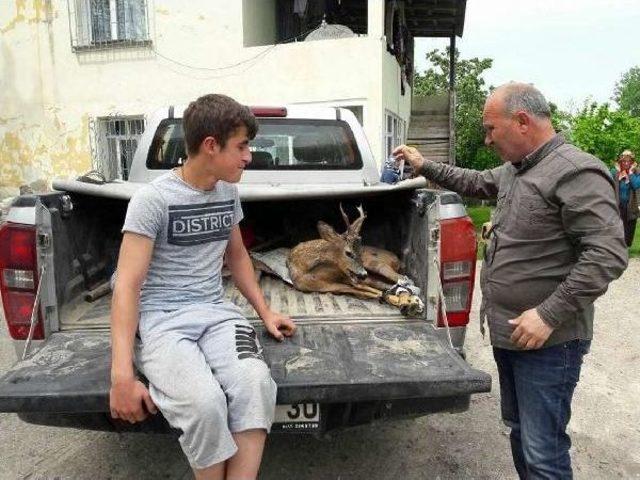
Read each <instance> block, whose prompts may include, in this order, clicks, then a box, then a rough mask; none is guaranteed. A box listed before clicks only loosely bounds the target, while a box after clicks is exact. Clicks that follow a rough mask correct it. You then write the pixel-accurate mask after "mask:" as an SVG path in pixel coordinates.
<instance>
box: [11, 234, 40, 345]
mask: <svg viewBox="0 0 640 480" xmlns="http://www.w3.org/2000/svg"><path fill="white" fill-rule="evenodd" d="M37 288H38V274H37V253H36V229H35V227H32V226H26V225H17V224H15V223H11V222H7V223H5V224H4V225H2V226H0V294H2V305H3V307H4V317H5V320H6V322H7V327H8V329H9V335H11V337H12V338H14V339H16V340H26V339H27V337H28V335H29V326H30V323H31V312H32V309H33V305H34V302H35V299H36V290H37ZM33 338H34V339H35V340H41V339H43V338H44V329H43V327H42V317H41V316H40V313H39V312H38V321H37V323H36V326H35V329H34V332H33Z"/></svg>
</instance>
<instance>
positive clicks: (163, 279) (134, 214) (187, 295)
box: [122, 171, 243, 312]
mask: <svg viewBox="0 0 640 480" xmlns="http://www.w3.org/2000/svg"><path fill="white" fill-rule="evenodd" d="M242 217H243V214H242V208H241V206H240V197H239V195H238V188H237V187H236V186H235V185H234V184H231V183H227V182H223V181H221V180H219V181H218V182H216V184H215V187H214V188H213V190H210V191H204V190H199V189H196V188H194V187H192V186H191V185H189V184H187V183H186V182H184V181H183V180H182V179H181V178H180V177H178V175H177V174H176V173H175V172H174V171H171V172H168V173H166V174H165V175H162V176H161V177H159V178H157V179H155V180H153V181H152V182H151V183H150V184H149V185H147V186H145V187H143V188H142V189H141V190H139V191H138V192H136V193H135V195H134V196H133V197H132V198H131V201H130V202H129V208H128V209H127V215H126V218H125V221H124V226H123V227H122V231H123V232H132V233H137V234H140V235H144V236H146V237H149V238H151V239H152V240H154V247H153V255H152V257H151V263H150V265H149V270H148V272H147V277H146V280H145V282H144V285H143V287H142V291H141V294H140V311H141V312H144V311H153V310H174V309H177V308H182V307H185V306H188V305H194V304H202V303H217V302H220V301H221V299H222V276H221V270H222V261H223V255H224V251H225V249H226V248H227V242H228V240H229V235H230V233H231V229H232V227H233V226H234V225H237V224H238V223H240V220H242Z"/></svg>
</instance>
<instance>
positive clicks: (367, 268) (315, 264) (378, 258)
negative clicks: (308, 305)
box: [287, 205, 421, 315]
mask: <svg viewBox="0 0 640 480" xmlns="http://www.w3.org/2000/svg"><path fill="white" fill-rule="evenodd" d="M340 212H341V213H342V218H343V219H344V222H345V224H346V226H347V230H346V231H345V232H344V233H343V234H341V235H340V234H338V233H336V231H335V230H334V229H333V228H332V227H331V226H329V225H328V224H326V223H325V222H323V221H319V222H318V233H319V234H320V239H318V240H310V241H308V242H302V243H300V244H298V245H296V246H295V247H294V248H292V249H291V252H290V253H289V257H288V258H287V267H288V268H289V273H290V275H291V280H292V281H293V284H294V286H295V287H296V288H297V289H298V290H302V291H303V292H332V293H350V294H353V295H355V296H357V297H360V298H379V299H382V300H385V301H387V302H388V303H391V304H392V305H395V306H398V307H400V308H401V309H403V311H405V310H407V312H408V313H410V314H412V315H414V314H417V313H421V311H420V309H419V308H417V306H418V305H419V304H421V301H420V299H419V298H417V297H416V296H415V295H411V294H409V293H405V294H400V295H389V294H386V293H385V292H386V291H387V290H388V289H389V288H391V287H393V286H394V285H395V284H396V283H397V282H398V280H399V279H400V277H401V275H400V273H399V270H400V266H401V264H400V260H399V259H398V257H397V256H396V255H394V254H393V253H391V252H389V251H387V250H383V249H381V248H375V247H367V246H362V240H361V238H360V230H361V229H362V225H363V223H364V220H365V218H366V215H365V213H364V210H363V209H362V206H360V207H358V212H359V213H360V216H359V217H358V218H357V219H356V220H355V221H354V222H353V223H350V222H349V217H348V216H347V214H346V213H345V212H344V210H343V209H342V205H340Z"/></svg>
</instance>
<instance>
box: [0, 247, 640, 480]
mask: <svg viewBox="0 0 640 480" xmlns="http://www.w3.org/2000/svg"><path fill="white" fill-rule="evenodd" d="M478 300H479V299H478V297H477V296H476V298H475V299H474V305H475V312H474V313H473V318H474V321H473V324H472V326H471V328H470V330H469V335H468V340H467V351H468V358H469V360H470V362H471V363H473V364H474V365H475V366H476V367H478V368H481V369H483V370H486V371H488V372H490V373H491V374H492V376H493V377H494V391H493V392H491V393H489V394H484V395H478V396H476V397H474V399H473V402H472V405H471V408H470V410H469V411H468V412H466V413H464V414H458V415H434V416H430V417H425V418H421V419H418V420H410V421H402V422H396V423H380V424H376V425H372V426H366V427H361V428H356V429H353V430H349V431H344V432H341V433H337V434H334V435H332V436H331V437H330V438H328V439H325V440H316V439H313V438H306V437H290V436H282V437H276V436H273V437H271V438H270V439H269V442H268V446H267V450H266V454H265V459H264V462H263V468H262V473H261V478H264V479H279V480H281V479H289V478H290V479H296V480H302V479H367V480H373V479H497V478H509V479H511V478H516V476H515V472H514V470H513V468H512V466H511V458H510V454H509V446H508V443H509V442H508V437H507V435H506V433H507V430H506V428H504V427H503V426H502V424H501V423H500V422H499V420H498V418H499V397H498V395H497V381H496V380H495V379H496V372H495V367H494V364H493V360H492V355H491V348H490V347H489V344H488V341H487V340H484V339H482V337H481V336H480V334H479V333H478V326H477V321H476V319H477V306H478V304H479V302H478ZM0 323H1V324H2V326H1V327H0V372H2V371H4V370H5V369H6V368H7V367H8V366H9V365H10V364H11V363H12V362H13V361H14V359H15V356H14V352H13V349H12V347H11V344H10V342H9V341H8V339H7V334H6V328H5V326H4V321H2V322H0ZM639 326H640V260H633V261H632V262H631V264H630V266H629V269H628V270H627V272H626V273H625V274H624V276H623V277H622V278H621V279H620V280H618V281H617V282H615V283H614V284H613V285H612V286H611V289H610V291H609V292H608V293H607V294H606V295H605V296H604V297H603V298H601V299H600V300H599V301H598V303H597V314H596V325H595V341H594V343H593V347H592V351H591V353H590V354H589V355H588V356H587V357H586V362H585V366H584V368H583V374H582V380H581V382H580V384H579V386H578V389H577V391H576V395H575V400H574V404H573V405H574V415H573V419H572V420H571V423H570V426H569V430H570V433H571V436H572V437H573V440H574V446H573V448H572V455H573V459H574V470H575V476H576V478H578V479H610V478H640V406H639V404H640V328H639ZM0 450H1V454H0V479H29V480H35V479H52V478H64V479H67V478H68V479H91V480H102V479H147V478H148V479H160V478H166V479H188V478H191V474H190V472H189V468H188V465H187V464H186V462H185V461H184V459H183V457H182V453H181V451H180V448H179V446H178V443H177V441H176V440H175V439H174V438H172V437H169V436H158V435H140V434H125V435H118V434H112V433H99V432H86V431H76V430H71V429H56V428H49V427H38V426H32V425H28V424H25V423H22V422H21V421H20V420H19V419H18V418H17V417H16V416H15V415H7V414H0Z"/></svg>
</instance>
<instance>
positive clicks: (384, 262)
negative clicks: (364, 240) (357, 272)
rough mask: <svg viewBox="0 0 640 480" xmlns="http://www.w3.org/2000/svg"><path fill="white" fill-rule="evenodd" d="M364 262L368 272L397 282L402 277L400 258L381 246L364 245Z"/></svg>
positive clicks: (392, 282)
mask: <svg viewBox="0 0 640 480" xmlns="http://www.w3.org/2000/svg"><path fill="white" fill-rule="evenodd" d="M362 264H363V265H364V268H365V269H366V270H367V271H368V272H373V273H375V274H377V275H380V276H381V277H382V278H384V279H385V280H388V281H389V282H391V284H392V285H393V284H395V283H396V282H397V281H398V278H400V274H399V273H398V269H399V268H400V260H398V257H396V256H395V255H394V254H393V253H391V252H387V251H386V250H382V249H380V248H374V247H363V249H362Z"/></svg>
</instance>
